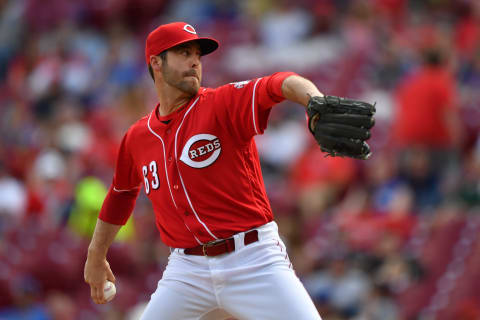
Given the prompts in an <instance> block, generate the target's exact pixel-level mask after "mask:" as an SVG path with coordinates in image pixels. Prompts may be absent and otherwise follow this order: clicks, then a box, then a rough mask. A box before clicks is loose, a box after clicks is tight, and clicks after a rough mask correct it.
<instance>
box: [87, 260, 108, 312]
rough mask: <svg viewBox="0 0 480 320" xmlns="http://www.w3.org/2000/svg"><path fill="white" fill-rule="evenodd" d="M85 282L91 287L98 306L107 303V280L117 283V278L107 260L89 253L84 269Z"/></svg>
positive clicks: (91, 293) (93, 298)
mask: <svg viewBox="0 0 480 320" xmlns="http://www.w3.org/2000/svg"><path fill="white" fill-rule="evenodd" d="M84 278H85V282H86V283H88V284H89V285H90V295H91V297H92V300H93V302H95V303H96V304H104V303H107V301H106V300H105V298H104V297H103V286H104V284H105V281H106V280H110V281H112V282H115V276H114V275H113V272H112V270H111V269H110V264H109V263H108V261H107V259H105V258H104V257H103V258H100V257H96V256H94V255H92V254H90V253H89V255H88V257H87V261H86V262H85V269H84Z"/></svg>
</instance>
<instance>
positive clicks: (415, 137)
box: [393, 67, 456, 147]
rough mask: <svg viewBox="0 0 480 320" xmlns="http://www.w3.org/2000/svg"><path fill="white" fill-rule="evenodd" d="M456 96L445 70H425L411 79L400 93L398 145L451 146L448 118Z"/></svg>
mask: <svg viewBox="0 0 480 320" xmlns="http://www.w3.org/2000/svg"><path fill="white" fill-rule="evenodd" d="M455 95H456V93H455V81H454V79H453V77H452V76H451V75H450V74H449V72H448V71H446V70H445V69H443V68H429V67H425V68H422V69H420V70H419V71H418V72H417V73H415V74H414V75H413V76H411V77H410V78H408V79H407V81H406V82H405V83H404V84H403V86H401V87H400V89H399V90H398V93H397V104H398V107H397V113H396V120H395V122H394V128H393V134H394V139H395V142H396V144H397V145H399V146H401V147H405V146H411V145H416V144H418V145H424V146H427V147H448V146H450V145H451V143H452V137H451V136H450V133H449V130H448V126H447V120H446V117H447V115H448V112H449V111H453V110H455V101H454V98H455Z"/></svg>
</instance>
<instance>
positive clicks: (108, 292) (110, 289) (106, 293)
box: [103, 280, 117, 302]
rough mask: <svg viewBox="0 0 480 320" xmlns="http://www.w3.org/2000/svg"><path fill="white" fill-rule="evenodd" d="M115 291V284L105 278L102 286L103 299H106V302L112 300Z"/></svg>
mask: <svg viewBox="0 0 480 320" xmlns="http://www.w3.org/2000/svg"><path fill="white" fill-rule="evenodd" d="M116 293H117V288H115V284H114V283H113V282H111V281H108V280H107V281H106V282H105V285H104V286H103V297H104V298H105V300H107V302H108V301H110V300H112V299H113V297H115V294H116Z"/></svg>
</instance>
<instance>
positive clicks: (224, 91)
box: [214, 72, 295, 142]
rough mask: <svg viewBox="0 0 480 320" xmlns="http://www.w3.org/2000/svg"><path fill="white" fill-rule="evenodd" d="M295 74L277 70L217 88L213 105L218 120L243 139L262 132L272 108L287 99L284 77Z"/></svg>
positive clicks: (248, 138) (247, 139) (245, 139)
mask: <svg viewBox="0 0 480 320" xmlns="http://www.w3.org/2000/svg"><path fill="white" fill-rule="evenodd" d="M292 75H295V73H293V72H277V73H274V74H272V75H270V76H266V77H262V78H257V79H253V80H248V81H242V82H235V83H230V84H227V85H224V86H222V87H219V88H217V89H216V90H215V97H214V99H215V103H214V107H215V108H216V114H217V116H218V118H219V121H220V122H221V123H222V124H223V125H224V126H225V127H226V129H227V130H228V131H229V132H231V134H233V135H234V136H235V137H237V138H238V139H239V140H241V141H245V142H247V141H249V140H250V139H251V138H252V137H253V136H255V135H257V134H263V132H264V130H265V129H266V127H267V120H268V116H269V115H270V110H271V108H272V107H273V106H274V105H275V104H277V103H279V102H282V101H283V100H285V98H284V97H283V93H282V84H283V81H284V80H285V79H286V78H287V77H289V76H292Z"/></svg>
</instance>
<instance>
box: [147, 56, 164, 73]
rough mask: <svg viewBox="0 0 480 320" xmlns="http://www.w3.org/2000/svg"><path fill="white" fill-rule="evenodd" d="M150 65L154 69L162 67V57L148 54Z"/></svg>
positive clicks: (158, 69) (157, 69)
mask: <svg viewBox="0 0 480 320" xmlns="http://www.w3.org/2000/svg"><path fill="white" fill-rule="evenodd" d="M150 66H152V69H153V70H154V71H160V70H161V69H162V59H161V58H160V57H159V56H150Z"/></svg>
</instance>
